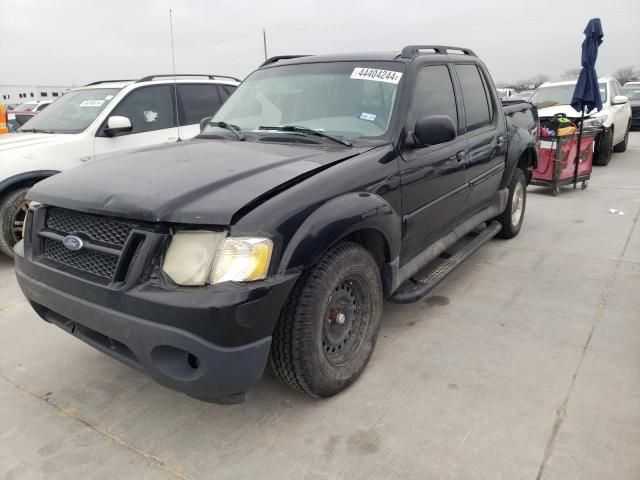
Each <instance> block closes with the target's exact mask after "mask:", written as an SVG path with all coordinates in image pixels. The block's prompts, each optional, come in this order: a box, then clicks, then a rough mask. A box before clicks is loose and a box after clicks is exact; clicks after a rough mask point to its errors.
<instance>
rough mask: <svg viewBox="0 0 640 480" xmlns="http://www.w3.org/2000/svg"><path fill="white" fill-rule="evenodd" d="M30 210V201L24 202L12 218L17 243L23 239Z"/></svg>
mask: <svg viewBox="0 0 640 480" xmlns="http://www.w3.org/2000/svg"><path fill="white" fill-rule="evenodd" d="M28 211H29V202H26V201H25V202H22V203H21V204H20V205H19V206H18V208H17V209H16V211H15V212H14V213H13V217H12V218H11V233H12V234H13V238H14V239H15V241H16V243H17V242H19V241H20V240H22V229H23V228H24V221H25V219H26V218H27V212H28Z"/></svg>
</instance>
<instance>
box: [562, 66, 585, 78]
mask: <svg viewBox="0 0 640 480" xmlns="http://www.w3.org/2000/svg"><path fill="white" fill-rule="evenodd" d="M561 76H562V78H578V77H579V76H580V69H579V68H570V69H569V70H565V71H564V73H563V74H562V75H561Z"/></svg>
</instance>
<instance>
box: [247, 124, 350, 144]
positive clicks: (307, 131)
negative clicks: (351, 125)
mask: <svg viewBox="0 0 640 480" xmlns="http://www.w3.org/2000/svg"><path fill="white" fill-rule="evenodd" d="M258 130H271V131H276V132H294V133H301V134H303V135H315V136H316V137H322V138H328V139H329V140H333V141H334V142H336V143H339V144H341V145H345V146H347V147H351V146H352V143H351V142H350V141H348V140H344V139H342V138H338V137H334V136H333V135H329V134H328V133H324V132H320V131H318V130H314V129H312V128H308V127H301V126H299V125H280V126H277V127H268V126H264V125H263V126H260V127H258Z"/></svg>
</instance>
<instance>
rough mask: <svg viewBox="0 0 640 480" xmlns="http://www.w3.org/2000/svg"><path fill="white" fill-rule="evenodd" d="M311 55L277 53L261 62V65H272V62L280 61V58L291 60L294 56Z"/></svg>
mask: <svg viewBox="0 0 640 480" xmlns="http://www.w3.org/2000/svg"><path fill="white" fill-rule="evenodd" d="M310 56H311V55H276V56H275V57H269V58H267V59H266V60H265V61H264V62H262V63H261V64H260V67H264V66H265V65H271V64H272V63H276V62H279V61H280V60H290V59H292V58H302V57H310Z"/></svg>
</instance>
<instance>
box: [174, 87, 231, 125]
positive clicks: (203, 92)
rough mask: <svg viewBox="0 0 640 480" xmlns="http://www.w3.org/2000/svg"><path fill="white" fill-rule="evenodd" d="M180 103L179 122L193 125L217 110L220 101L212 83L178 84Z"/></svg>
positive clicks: (220, 103) (216, 89) (216, 88)
mask: <svg viewBox="0 0 640 480" xmlns="http://www.w3.org/2000/svg"><path fill="white" fill-rule="evenodd" d="M178 95H179V96H180V101H181V103H182V108H181V112H180V113H181V115H180V124H181V125H193V124H196V123H200V120H202V119H203V118H205V117H211V116H212V115H213V114H214V113H216V112H217V111H218V109H219V108H220V105H222V101H221V100H220V95H219V94H218V87H217V86H216V85H212V84H199V85H198V84H193V85H178Z"/></svg>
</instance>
